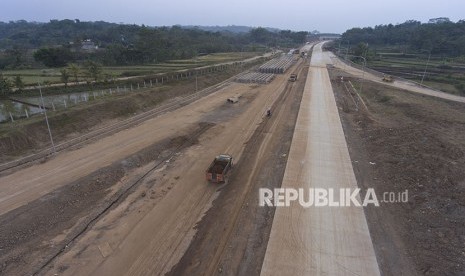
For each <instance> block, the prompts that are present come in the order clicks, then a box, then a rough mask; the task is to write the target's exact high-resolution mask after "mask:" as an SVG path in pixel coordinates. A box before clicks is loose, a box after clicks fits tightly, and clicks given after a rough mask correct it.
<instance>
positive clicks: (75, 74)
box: [68, 63, 81, 84]
mask: <svg viewBox="0 0 465 276" xmlns="http://www.w3.org/2000/svg"><path fill="white" fill-rule="evenodd" d="M68 71H69V73H70V74H71V75H72V76H73V78H74V82H75V83H76V84H78V83H79V79H78V76H79V72H80V71H81V69H80V68H79V66H78V65H77V64H75V63H71V64H69V65H68Z"/></svg>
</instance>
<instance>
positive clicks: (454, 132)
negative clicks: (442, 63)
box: [330, 69, 465, 275]
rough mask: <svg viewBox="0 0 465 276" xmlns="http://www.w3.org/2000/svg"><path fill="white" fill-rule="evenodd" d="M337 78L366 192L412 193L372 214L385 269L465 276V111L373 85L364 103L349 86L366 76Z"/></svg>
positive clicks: (334, 74)
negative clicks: (367, 190) (370, 190)
mask: <svg viewBox="0 0 465 276" xmlns="http://www.w3.org/2000/svg"><path fill="white" fill-rule="evenodd" d="M330 73H331V79H332V83H333V89H334V92H335V95H336V99H337V103H338V106H339V114H340V117H341V121H342V124H343V127H344V132H345V135H346V140H347V143H348V146H349V152H350V156H351V159H352V164H353V168H354V171H355V174H356V177H357V182H358V185H359V187H360V188H362V189H366V188H374V189H375V190H376V193H377V195H378V197H379V199H382V197H383V194H384V193H385V192H395V193H396V194H398V193H400V192H405V191H406V190H408V199H409V200H408V203H381V206H380V207H373V206H370V207H368V208H365V213H366V216H367V221H368V224H369V228H370V232H371V236H372V240H373V245H374V247H375V251H376V255H377V259H378V264H379V266H380V270H381V271H382V272H383V274H384V275H463V274H465V250H464V248H465V216H464V213H465V171H464V170H463V168H464V166H465V113H464V112H463V110H464V109H465V104H463V103H460V102H453V101H449V100H444V99H440V98H437V97H432V96H426V95H422V94H418V93H415V92H409V91H406V90H403V89H399V88H396V87H395V86H394V85H384V84H381V83H380V82H372V81H367V80H365V81H364V82H363V88H362V93H361V94H360V96H361V98H362V99H363V102H362V101H361V100H360V98H359V97H358V95H357V94H356V93H355V91H354V90H353V89H352V88H351V85H350V83H349V82H351V83H353V84H354V85H355V86H359V85H360V82H361V81H362V78H361V75H358V76H354V75H350V74H347V73H346V72H344V71H342V70H340V69H331V70H330ZM341 76H342V77H343V80H344V81H343V82H341V78H340V77H341ZM370 77H371V76H369V78H370ZM396 86H399V84H397V85H396ZM400 86H402V85H400ZM347 88H348V89H347Z"/></svg>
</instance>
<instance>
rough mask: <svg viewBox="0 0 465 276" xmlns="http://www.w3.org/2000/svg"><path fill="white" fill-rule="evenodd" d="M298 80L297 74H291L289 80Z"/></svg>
mask: <svg viewBox="0 0 465 276" xmlns="http://www.w3.org/2000/svg"><path fill="white" fill-rule="evenodd" d="M296 80H297V74H291V76H290V77H289V81H296Z"/></svg>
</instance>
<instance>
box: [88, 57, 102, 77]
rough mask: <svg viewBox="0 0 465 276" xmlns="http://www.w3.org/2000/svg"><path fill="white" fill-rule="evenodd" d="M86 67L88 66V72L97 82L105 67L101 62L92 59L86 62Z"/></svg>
mask: <svg viewBox="0 0 465 276" xmlns="http://www.w3.org/2000/svg"><path fill="white" fill-rule="evenodd" d="M85 68H86V71H87V72H86V73H87V75H88V76H89V77H90V78H91V79H93V80H94V81H95V82H97V81H98V80H99V79H100V77H101V75H102V72H103V68H102V65H101V64H100V63H97V62H95V61H91V60H88V61H87V62H86V63H85Z"/></svg>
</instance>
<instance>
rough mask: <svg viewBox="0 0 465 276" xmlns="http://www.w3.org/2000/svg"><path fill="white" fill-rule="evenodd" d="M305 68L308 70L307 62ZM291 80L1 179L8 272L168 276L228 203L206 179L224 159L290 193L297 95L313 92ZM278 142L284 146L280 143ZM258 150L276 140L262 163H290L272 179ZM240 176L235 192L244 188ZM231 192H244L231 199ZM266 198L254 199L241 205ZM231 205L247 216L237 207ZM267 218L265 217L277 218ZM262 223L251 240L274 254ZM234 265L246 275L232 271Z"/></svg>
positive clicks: (251, 266)
mask: <svg viewBox="0 0 465 276" xmlns="http://www.w3.org/2000/svg"><path fill="white" fill-rule="evenodd" d="M297 67H298V68H299V70H300V69H301V65H300V63H299V65H297ZM297 67H296V68H297ZM290 73H291V72H289V73H287V74H286V75H282V76H278V77H277V78H276V79H275V80H274V81H273V82H272V83H271V84H268V85H263V86H258V85H252V84H231V85H229V86H228V87H226V88H222V89H221V90H220V91H218V92H216V93H213V94H211V95H209V96H206V97H204V98H202V99H200V100H198V101H195V102H194V103H192V104H190V105H187V106H184V107H180V108H179V109H178V110H176V111H173V112H169V113H166V114H163V115H161V116H159V117H156V118H154V119H150V120H147V121H146V122H144V123H141V124H140V125H137V126H135V127H133V128H130V129H127V130H124V131H121V132H119V133H116V134H113V135H111V136H109V137H105V138H103V139H101V140H99V141H97V142H95V143H91V144H88V145H85V146H83V147H81V148H78V149H76V150H72V151H67V152H63V153H60V154H59V155H58V156H56V157H54V158H52V159H50V160H47V161H46V162H44V163H42V164H35V165H33V166H30V167H27V168H24V169H21V170H19V171H16V172H13V173H11V174H8V175H3V176H0V186H2V189H1V191H0V210H1V216H0V221H2V222H4V223H3V224H2V225H1V226H0V235H1V243H0V250H2V255H1V257H0V269H1V270H0V272H1V273H2V274H6V275H22V274H30V273H37V272H38V273H39V274H43V275H50V274H52V275H53V274H55V273H58V274H59V275H62V274H64V275H75V274H80V275H89V274H94V275H108V274H115V273H117V274H138V275H146V274H147V273H150V274H154V273H155V274H163V273H166V272H169V271H170V270H171V268H172V266H173V265H175V264H176V263H177V262H178V261H179V260H180V259H181V257H182V256H183V254H184V252H185V251H186V250H187V248H188V247H189V244H190V241H191V239H192V238H193V237H194V236H195V233H196V231H197V229H195V228H194V226H195V225H196V224H197V223H198V222H199V221H200V219H201V218H202V217H203V215H204V213H205V212H206V211H207V210H208V209H209V208H210V207H211V206H212V202H213V201H214V200H215V198H217V197H218V196H221V195H222V194H224V193H223V192H222V189H221V188H220V187H218V186H215V185H211V184H208V183H205V180H204V170H205V168H206V167H207V166H208V164H209V162H211V159H212V158H213V157H214V156H215V155H216V154H218V153H222V152H226V153H230V154H232V155H233V156H234V157H235V159H236V162H237V163H238V164H241V162H242V160H245V161H244V162H246V163H245V164H249V163H250V162H251V163H250V164H254V168H257V173H256V174H255V175H254V177H255V178H254V179H256V178H257V177H264V176H266V177H269V178H272V179H273V181H271V184H269V183H268V181H266V180H265V179H263V180H262V182H260V183H266V185H278V184H279V183H280V181H279V177H280V176H279V174H280V170H282V169H283V166H284V164H285V159H286V158H285V155H282V154H285V151H286V146H288V144H287V142H286V139H290V137H291V135H292V125H293V122H292V119H291V120H289V119H290V118H293V116H295V114H296V112H297V110H298V105H297V106H296V104H298V102H299V100H300V99H299V94H298V91H300V89H301V88H302V85H303V82H296V83H289V82H288V81H287V78H288V75H289V74H290ZM231 96H241V97H240V101H239V103H238V104H234V105H232V104H228V103H226V101H225V99H226V98H228V97H231ZM275 102H284V103H285V105H284V106H283V107H277V108H276V113H275V114H274V116H273V118H272V119H271V120H266V121H265V122H263V123H262V120H263V119H264V114H265V111H266V109H267V107H269V106H272V105H274V103H275ZM293 114H294V115H293ZM288 116H289V117H288ZM256 129H258V130H257V131H256ZM273 131H276V132H277V133H279V135H277V136H276V137H275V136H273V135H271V133H272V132H273ZM281 134H283V136H281ZM251 137H252V138H251ZM271 137H274V138H273V139H272V138H271ZM251 139H252V140H254V141H256V142H253V143H256V145H258V144H262V142H261V141H262V140H264V141H265V142H263V145H266V146H262V147H260V149H261V150H260V152H259V154H258V156H259V157H260V158H264V157H263V156H265V157H270V156H272V157H276V156H278V157H279V158H278V159H276V158H273V160H275V161H273V164H270V163H269V162H267V163H266V164H267V165H271V166H273V167H275V168H277V170H276V171H273V174H270V175H268V172H269V171H266V170H261V169H260V170H259V169H258V168H261V164H260V163H259V162H258V161H257V160H258V159H257V158H259V157H257V156H254V155H253V154H252V153H249V152H248V150H245V147H248V148H251V147H253V146H252V145H250V146H249V145H248V144H247V141H252V140H251ZM281 142H284V143H283V144H281ZM271 145H272V146H271ZM275 146H276V148H273V147H275ZM254 150H255V149H254ZM275 150H277V151H278V152H279V153H277V152H276V151H275ZM281 151H282V152H283V153H280V152H281ZM247 160H249V161H247ZM260 160H262V159H260ZM247 162H249V163H247ZM274 162H275V163H274ZM242 166H243V168H247V166H246V165H242ZM239 169H240V167H238V171H239ZM248 169H249V170H251V169H252V168H248ZM233 175H234V174H233ZM236 177H237V179H236V180H235V181H237V182H243V181H244V179H241V178H240V177H239V176H236ZM241 177H242V178H246V180H247V181H248V182H247V181H245V182H247V183H249V184H247V185H250V183H252V182H251V179H250V178H248V177H249V175H247V174H245V173H244V175H241ZM13 184H14V185H13ZM238 186H239V185H238ZM228 187H234V186H233V185H231V186H227V187H224V189H228ZM219 188H220V189H219ZM255 198H256V195H255V194H252V193H250V194H247V193H244V195H243V197H242V199H243V200H255ZM231 204H233V205H234V206H235V207H234V208H236V207H237V202H232V203H231ZM215 205H217V203H215ZM215 209H218V207H215ZM237 210H239V209H237ZM268 211H269V210H265V212H263V210H256V213H257V216H264V217H265V218H270V213H269V212H268ZM168 214H169V215H168ZM242 216H243V215H241V214H239V213H238V216H237V217H238V220H244V219H245V220H249V222H250V223H252V222H253V221H254V219H250V218H247V217H242ZM262 222H263V220H259V221H258V224H257V225H255V224H253V225H252V224H251V225H250V229H253V228H254V227H255V230H254V232H253V235H252V236H251V239H253V240H254V241H255V243H256V244H257V245H258V246H260V247H261V250H262V251H263V252H264V249H265V246H266V242H263V241H262V240H261V238H262V236H261V231H262V228H261V227H265V228H266V227H267V223H265V224H263V225H262V224H261V223H262ZM233 223H235V222H233ZM233 225H235V224H233ZM233 230H234V231H239V233H240V235H248V234H249V233H248V232H247V231H245V229H244V230H241V229H240V228H239V229H236V228H231V231H233ZM240 231H242V232H240ZM244 231H245V232H244ZM255 239H257V240H255ZM231 240H232V239H231ZM223 242H224V243H225V242H231V241H230V240H226V239H225V240H223ZM238 245H240V246H239V247H238V249H237V250H238V251H234V252H235V253H234V254H238V253H237V252H241V250H247V252H249V254H252V253H254V251H251V250H252V249H250V248H247V242H243V243H241V244H238ZM228 252H230V251H224V252H223V251H221V252H218V251H212V253H215V254H216V256H217V257H216V258H217V260H218V262H217V263H216V264H219V263H220V262H221V263H223V261H225V263H227V260H223V258H224V256H226V255H224V254H226V253H228ZM218 253H221V254H218ZM228 254H229V253H228ZM237 260H238V261H241V262H243V263H244V265H242V267H245V268H246V269H247V271H256V269H258V268H259V267H260V265H261V262H255V258H251V257H250V258H248V259H247V260H245V261H244V260H239V259H237ZM230 266H231V267H235V265H234V264H232V263H231V264H230ZM212 268H213V269H216V266H212Z"/></svg>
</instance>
